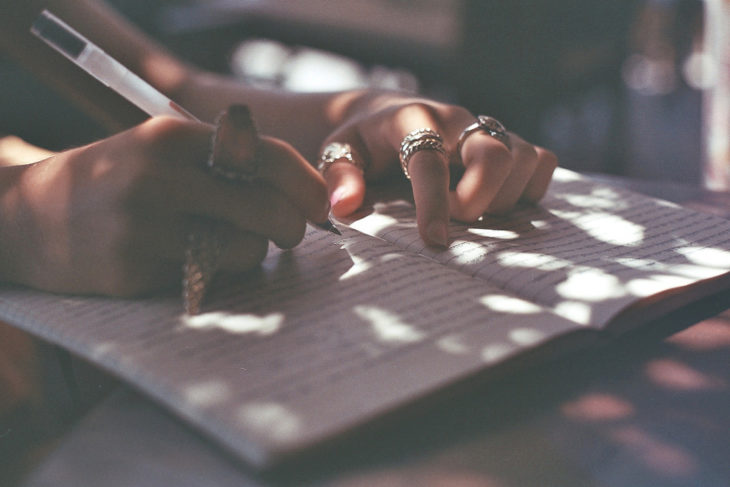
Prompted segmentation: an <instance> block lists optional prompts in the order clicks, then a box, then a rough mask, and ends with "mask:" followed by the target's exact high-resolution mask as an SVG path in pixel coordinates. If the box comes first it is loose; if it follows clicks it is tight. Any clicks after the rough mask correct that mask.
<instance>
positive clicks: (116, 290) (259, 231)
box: [0, 117, 329, 296]
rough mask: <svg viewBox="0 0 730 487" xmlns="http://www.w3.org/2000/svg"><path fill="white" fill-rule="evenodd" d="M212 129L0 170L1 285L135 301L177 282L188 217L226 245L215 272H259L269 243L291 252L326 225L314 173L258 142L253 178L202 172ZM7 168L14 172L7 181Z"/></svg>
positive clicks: (270, 142) (141, 135)
mask: <svg viewBox="0 0 730 487" xmlns="http://www.w3.org/2000/svg"><path fill="white" fill-rule="evenodd" d="M212 131H213V128H212V126H210V125H206V124H201V123H194V122H187V121H180V120H176V119H171V118H166V117H161V118H153V119H150V120H149V121H147V122H145V123H143V124H141V125H138V126H136V127H134V128H132V129H130V130H128V131H125V132H122V133H119V134H117V135H114V136H112V137H110V138H107V139H104V140H102V141H99V142H96V143H94V144H91V145H88V146H84V147H80V148H77V149H72V150H68V151H66V152H62V153H59V154H57V155H54V156H52V157H49V158H47V159H45V160H43V161H40V162H37V163H34V164H29V165H26V166H15V167H9V168H0V171H2V172H0V174H2V176H0V185H1V186H0V190H1V191H2V192H1V193H0V240H2V242H3V246H2V250H0V273H1V274H0V280H3V281H8V282H15V283H19V284H24V285H27V286H31V287H34V288H38V289H43V290H47V291H54V292H66V293H80V294H105V295H114V296H134V295H140V294H145V293H149V292H151V291H154V290H157V289H160V288H163V287H167V286H171V285H174V284H177V283H179V282H180V279H181V276H182V261H183V257H184V252H185V247H186V245H187V235H188V233H189V232H190V230H191V228H193V224H194V222H195V220H197V219H200V218H205V219H208V220H212V221H214V222H216V224H217V230H218V231H220V232H221V233H222V234H223V235H224V236H225V238H226V239H227V241H228V242H230V245H229V246H228V247H227V249H228V250H227V253H226V254H225V255H224V256H223V257H222V259H223V261H222V265H223V266H226V267H228V268H233V269H236V270H245V269H248V268H251V267H253V266H256V265H257V264H259V263H260V262H261V261H262V259H263V258H264V257H265V255H266V250H267V247H268V242H269V240H271V241H273V242H274V243H275V244H276V245H278V246H279V247H283V248H289V247H293V246H294V245H296V244H297V243H299V241H301V239H302V237H303V235H304V229H305V223H306V220H311V221H315V222H324V221H325V220H326V218H327V215H328V210H329V203H328V199H327V190H326V186H325V183H324V180H323V179H322V178H321V176H320V175H319V174H318V173H317V172H316V171H315V170H314V169H313V168H312V167H311V166H310V165H309V164H308V163H307V162H306V161H305V160H304V159H303V158H302V157H301V156H300V155H299V154H298V153H297V152H296V151H295V150H294V149H293V148H292V147H291V146H289V145H288V144H287V143H285V142H282V141H280V140H277V139H273V138H267V137H262V142H261V146H260V149H259V150H260V152H259V155H260V157H261V166H260V171H259V176H260V179H257V180H256V182H255V183H234V182H231V181H227V180H225V179H222V178H219V177H215V176H214V175H212V174H211V173H210V171H208V170H207V169H206V167H205V164H204V163H205V161H206V159H207V157H208V153H209V150H210V140H211V136H212ZM10 171H12V173H11V172H10Z"/></svg>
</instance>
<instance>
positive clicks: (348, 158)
mask: <svg viewBox="0 0 730 487" xmlns="http://www.w3.org/2000/svg"><path fill="white" fill-rule="evenodd" d="M335 162H347V163H348V164H352V165H353V166H355V167H356V168H358V169H359V170H360V171H362V172H365V165H364V164H363V163H362V162H360V161H359V160H357V159H355V158H354V157H353V156H352V146H351V145H350V144H345V143H342V142H331V143H329V144H327V145H326V146H325V148H324V149H323V150H322V155H321V156H320V158H319V164H318V165H317V169H318V170H319V172H320V173H321V174H322V175H323V176H324V174H325V173H326V172H327V170H328V169H329V168H330V166H331V165H332V164H334V163H335Z"/></svg>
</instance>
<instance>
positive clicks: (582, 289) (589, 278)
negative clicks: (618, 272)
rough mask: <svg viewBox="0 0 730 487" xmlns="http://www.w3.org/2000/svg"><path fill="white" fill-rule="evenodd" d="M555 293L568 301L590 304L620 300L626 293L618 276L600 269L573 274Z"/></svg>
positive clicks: (556, 287) (558, 286)
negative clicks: (587, 302) (614, 299)
mask: <svg viewBox="0 0 730 487" xmlns="http://www.w3.org/2000/svg"><path fill="white" fill-rule="evenodd" d="M555 291H557V293H558V294H559V295H560V296H562V297H564V298H566V299H571V300H577V301H590V302H599V301H605V300H607V299H612V298H619V297H621V296H624V295H625V293H626V292H625V290H624V289H623V287H622V286H621V283H620V281H619V280H618V279H617V278H616V276H612V275H610V274H606V273H605V272H603V271H601V270H599V269H588V270H585V271H583V272H578V273H575V274H571V275H569V276H568V278H567V279H566V280H565V281H563V282H561V283H560V284H558V285H557V286H555Z"/></svg>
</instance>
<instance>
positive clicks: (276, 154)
mask: <svg viewBox="0 0 730 487" xmlns="http://www.w3.org/2000/svg"><path fill="white" fill-rule="evenodd" d="M260 158H261V163H260V164H261V167H260V171H259V175H260V179H261V180H262V181H265V182H268V183H270V184H271V185H272V186H273V187H275V188H277V189H278V190H279V191H280V193H281V194H283V195H286V197H287V198H288V199H289V200H290V201H291V202H292V204H293V205H294V206H295V207H296V208H298V209H299V210H300V212H301V213H302V214H303V215H304V216H305V217H306V218H307V219H309V220H311V221H314V222H317V223H323V222H325V221H326V220H327V217H328V216H329V210H330V204H329V200H328V198H327V186H326V184H325V182H324V179H323V178H322V176H321V175H320V174H319V173H318V172H317V170H316V169H315V168H313V167H312V166H311V165H310V164H309V163H308V162H307V161H306V159H304V157H302V156H301V155H300V154H299V153H298V152H297V151H296V150H295V149H294V148H293V147H292V146H291V145H289V144H287V143H286V142H284V141H282V140H279V139H274V138H270V137H262V141H261V147H260Z"/></svg>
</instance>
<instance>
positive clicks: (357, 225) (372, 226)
mask: <svg viewBox="0 0 730 487" xmlns="http://www.w3.org/2000/svg"><path fill="white" fill-rule="evenodd" d="M375 210H376V211H377V210H382V206H381V205H375ZM398 224H399V221H398V220H397V219H396V218H393V217H392V216H389V215H384V214H383V213H372V214H370V215H368V216H366V217H365V218H363V219H361V220H358V221H356V222H354V223H352V224H351V225H350V226H351V227H352V228H354V229H355V230H360V231H361V232H365V233H369V234H372V235H377V234H378V233H379V232H381V231H383V230H387V229H388V228H391V227H393V226H394V225H398Z"/></svg>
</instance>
